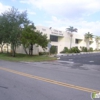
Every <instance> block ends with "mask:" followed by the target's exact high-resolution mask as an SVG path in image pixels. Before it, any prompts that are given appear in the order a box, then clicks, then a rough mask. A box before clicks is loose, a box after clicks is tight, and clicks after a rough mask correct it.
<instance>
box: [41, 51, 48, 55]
mask: <svg viewBox="0 0 100 100" xmlns="http://www.w3.org/2000/svg"><path fill="white" fill-rule="evenodd" d="M39 55H49V52H39Z"/></svg>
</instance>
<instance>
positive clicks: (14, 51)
mask: <svg viewBox="0 0 100 100" xmlns="http://www.w3.org/2000/svg"><path fill="white" fill-rule="evenodd" d="M12 56H13V57H15V56H16V45H14V44H12Z"/></svg>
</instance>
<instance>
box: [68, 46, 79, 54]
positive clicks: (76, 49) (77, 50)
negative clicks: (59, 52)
mask: <svg viewBox="0 0 100 100" xmlns="http://www.w3.org/2000/svg"><path fill="white" fill-rule="evenodd" d="M68 52H69V53H80V50H79V49H78V47H72V48H71V49H69V50H68Z"/></svg>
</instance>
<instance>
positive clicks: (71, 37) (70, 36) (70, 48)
mask: <svg viewBox="0 0 100 100" xmlns="http://www.w3.org/2000/svg"><path fill="white" fill-rule="evenodd" d="M71 47H72V36H70V49H71Z"/></svg>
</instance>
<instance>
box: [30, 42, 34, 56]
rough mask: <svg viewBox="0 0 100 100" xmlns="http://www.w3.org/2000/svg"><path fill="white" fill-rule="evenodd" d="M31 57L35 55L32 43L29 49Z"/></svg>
mask: <svg viewBox="0 0 100 100" xmlns="http://www.w3.org/2000/svg"><path fill="white" fill-rule="evenodd" d="M29 55H31V56H32V55H33V44H32V43H31V44H30V47H29Z"/></svg>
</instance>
